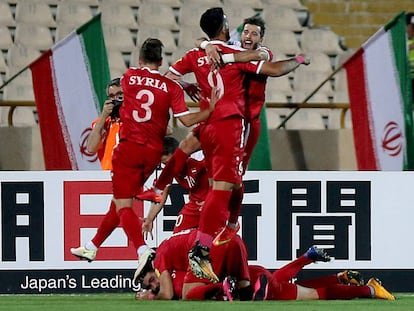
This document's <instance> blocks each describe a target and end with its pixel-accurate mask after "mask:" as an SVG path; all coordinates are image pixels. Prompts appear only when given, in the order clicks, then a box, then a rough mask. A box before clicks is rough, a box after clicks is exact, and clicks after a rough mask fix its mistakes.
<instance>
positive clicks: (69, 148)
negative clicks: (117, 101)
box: [30, 14, 110, 170]
mask: <svg viewBox="0 0 414 311" xmlns="http://www.w3.org/2000/svg"><path fill="white" fill-rule="evenodd" d="M30 69H31V71H32V79H33V89H34V95H35V101H36V107H37V112H38V117H39V126H40V132H41V137H42V145H43V154H44V159H45V167H46V169H47V170H89V169H100V165H99V160H98V159H97V156H96V154H89V153H88V152H87V151H86V137H87V135H88V134H89V132H90V130H91V129H90V126H91V123H92V121H93V120H94V119H96V118H97V117H98V115H99V112H100V111H101V109H102V103H103V102H104V99H105V86H106V84H107V82H108V81H109V80H110V74H109V66H108V58H107V52H106V48H105V41H104V37H103V31H102V25H101V15H100V14H98V15H96V16H94V17H93V18H92V19H91V20H90V21H88V22H87V23H85V24H84V25H82V26H81V27H80V28H78V29H76V30H74V31H73V32H71V33H70V34H69V35H68V36H67V37H65V38H63V39H62V40H61V41H59V42H58V43H56V44H55V45H54V46H53V47H51V49H49V50H48V51H46V52H45V53H44V54H42V55H41V56H40V57H39V58H38V59H37V60H35V61H34V62H33V63H32V64H30Z"/></svg>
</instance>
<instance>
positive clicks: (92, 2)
mask: <svg viewBox="0 0 414 311" xmlns="http://www.w3.org/2000/svg"><path fill="white" fill-rule="evenodd" d="M65 1H66V2H72V3H81V4H86V5H88V6H90V7H98V6H99V0H60V2H65ZM117 1H119V0H117Z"/></svg>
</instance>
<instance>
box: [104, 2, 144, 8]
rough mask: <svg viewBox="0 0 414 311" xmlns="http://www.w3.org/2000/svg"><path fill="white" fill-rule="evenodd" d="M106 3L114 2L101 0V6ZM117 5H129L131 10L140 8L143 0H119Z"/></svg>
mask: <svg viewBox="0 0 414 311" xmlns="http://www.w3.org/2000/svg"><path fill="white" fill-rule="evenodd" d="M104 3H114V0H101V4H104ZM116 3H119V4H127V5H129V6H130V7H131V8H135V7H139V5H140V4H141V0H117V1H116Z"/></svg>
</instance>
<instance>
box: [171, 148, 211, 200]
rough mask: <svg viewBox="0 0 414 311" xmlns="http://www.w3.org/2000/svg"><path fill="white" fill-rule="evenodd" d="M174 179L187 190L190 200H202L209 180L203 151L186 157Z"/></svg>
mask: <svg viewBox="0 0 414 311" xmlns="http://www.w3.org/2000/svg"><path fill="white" fill-rule="evenodd" d="M175 179H176V180H177V182H178V183H179V184H180V185H181V186H182V187H183V188H185V189H187V190H188V192H189V199H190V201H195V202H202V201H204V200H205V198H206V196H207V192H208V189H209V182H208V174H207V169H206V163H205V159H204V154H203V152H202V151H197V152H195V153H193V154H192V155H191V156H190V157H189V158H188V159H187V161H186V164H185V167H184V169H183V171H182V172H181V173H180V174H178V175H177V176H175Z"/></svg>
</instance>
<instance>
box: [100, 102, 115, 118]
mask: <svg viewBox="0 0 414 311" xmlns="http://www.w3.org/2000/svg"><path fill="white" fill-rule="evenodd" d="M113 109H114V104H113V103H112V100H110V99H108V100H106V101H105V102H104V105H103V108H102V116H103V117H104V118H106V117H109V116H110V115H111V113H112V110H113Z"/></svg>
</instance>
